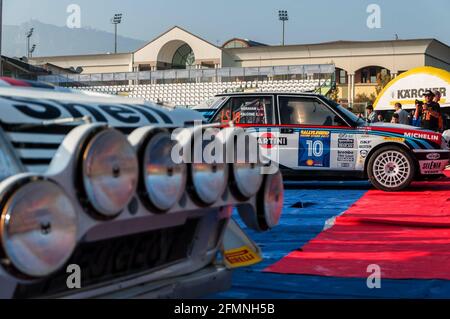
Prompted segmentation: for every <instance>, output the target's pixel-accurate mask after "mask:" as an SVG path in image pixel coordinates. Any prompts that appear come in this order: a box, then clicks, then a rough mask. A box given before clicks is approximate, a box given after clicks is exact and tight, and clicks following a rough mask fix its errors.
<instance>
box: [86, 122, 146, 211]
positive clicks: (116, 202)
mask: <svg viewBox="0 0 450 319" xmlns="http://www.w3.org/2000/svg"><path fill="white" fill-rule="evenodd" d="M82 166H83V185H84V189H85V191H86V195H87V197H88V199H89V202H90V203H91V205H92V206H93V208H94V209H95V210H96V211H97V212H99V213H100V214H102V215H104V216H106V217H113V216H116V215H117V214H119V213H120V211H122V210H123V209H124V208H125V207H126V206H127V204H128V203H129V202H130V200H131V199H132V197H133V195H134V193H135V191H136V187H137V181H138V174H139V173H138V160H137V156H136V153H135V151H134V149H133V147H132V146H131V144H130V143H129V142H128V140H127V138H126V137H125V136H124V135H123V134H122V133H120V132H119V131H117V130H114V129H107V130H104V131H102V132H100V133H98V134H97V135H95V136H94V137H93V138H92V139H91V140H90V141H89V143H88V145H87V147H86V150H85V152H84V154H83V164H82Z"/></svg>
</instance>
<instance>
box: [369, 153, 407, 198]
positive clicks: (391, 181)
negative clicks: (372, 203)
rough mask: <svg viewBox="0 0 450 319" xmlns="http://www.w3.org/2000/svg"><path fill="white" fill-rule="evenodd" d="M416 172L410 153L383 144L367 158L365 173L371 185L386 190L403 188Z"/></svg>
mask: <svg viewBox="0 0 450 319" xmlns="http://www.w3.org/2000/svg"><path fill="white" fill-rule="evenodd" d="M415 172H416V167H415V162H414V160H413V158H412V157H411V155H410V154H409V153H408V152H407V151H405V150H404V149H402V148H400V147H398V146H392V145H389V146H384V147H381V148H380V149H378V150H376V151H375V152H374V153H373V154H372V156H371V157H370V159H369V162H368V165H367V175H368V176H369V179H370V181H371V183H372V185H373V186H375V187H376V188H377V189H380V190H383V191H386V192H395V191H400V190H402V189H405V188H406V187H408V186H409V184H411V182H412V180H413V179H414V175H415Z"/></svg>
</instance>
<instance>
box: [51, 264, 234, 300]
mask: <svg viewBox="0 0 450 319" xmlns="http://www.w3.org/2000/svg"><path fill="white" fill-rule="evenodd" d="M231 279H232V271H231V270H229V269H227V268H225V266H222V265H210V266H208V267H206V268H203V269H201V270H199V271H196V272H194V273H191V274H188V275H184V276H177V277H173V278H168V279H163V280H160V281H151V282H140V283H138V284H135V285H127V282H117V283H114V284H111V285H109V286H108V287H103V289H99V290H98V291H95V290H89V291H81V292H77V291H76V290H75V291H74V292H73V293H72V294H70V295H65V296H54V297H55V298H63V299H85V298H94V299H191V298H199V297H201V296H205V295H208V294H211V293H216V292H220V291H225V290H228V289H230V288H231ZM125 287H126V288H125ZM105 288H107V289H105ZM105 290H108V292H105Z"/></svg>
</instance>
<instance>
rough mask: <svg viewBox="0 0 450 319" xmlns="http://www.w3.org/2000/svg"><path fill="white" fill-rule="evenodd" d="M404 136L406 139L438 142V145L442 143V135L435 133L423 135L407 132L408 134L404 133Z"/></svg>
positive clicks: (424, 133)
mask: <svg viewBox="0 0 450 319" xmlns="http://www.w3.org/2000/svg"><path fill="white" fill-rule="evenodd" d="M404 136H405V137H413V138H420V139H423V140H429V141H432V142H436V143H440V142H441V139H440V137H441V135H440V134H434V133H427V132H423V133H422V132H421V133H419V132H414V133H412V132H406V133H404Z"/></svg>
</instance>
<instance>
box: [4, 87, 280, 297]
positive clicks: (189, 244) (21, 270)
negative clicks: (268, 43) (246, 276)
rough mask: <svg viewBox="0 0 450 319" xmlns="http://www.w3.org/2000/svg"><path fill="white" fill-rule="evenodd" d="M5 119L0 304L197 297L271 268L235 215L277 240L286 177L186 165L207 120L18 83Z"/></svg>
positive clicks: (247, 167) (7, 95)
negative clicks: (176, 150)
mask: <svg viewBox="0 0 450 319" xmlns="http://www.w3.org/2000/svg"><path fill="white" fill-rule="evenodd" d="M11 84H12V85H11ZM0 109H1V112H0V145H1V148H0V214H1V215H0V216H1V217H0V218H1V219H0V298H48V297H51V298H53V297H58V298H59V297H61V298H93V297H99V298H104V297H107V298H131V297H140V298H142V297H152V298H153V297H197V296H201V295H204V294H207V293H211V292H216V291H220V290H224V289H227V288H229V287H230V285H231V270H230V269H232V268H234V267H238V266H244V265H249V264H252V262H257V261H259V260H261V259H260V252H259V250H258V247H257V246H256V245H254V243H253V242H252V241H251V239H250V238H248V237H246V235H245V234H244V233H243V231H242V230H241V229H240V228H239V226H238V225H237V224H236V223H235V222H234V221H233V219H232V218H231V213H232V210H233V207H237V209H238V211H239V213H240V215H241V217H242V219H243V220H244V222H245V223H246V224H247V225H248V226H249V227H251V228H253V229H256V230H259V231H265V230H268V229H270V228H272V227H274V226H275V225H276V224H277V223H278V220H279V218H280V213H281V209H282V203H283V182H282V178H281V174H280V173H279V172H278V173H275V174H272V175H262V174H261V173H260V170H259V167H258V166H259V164H258V163H256V164H255V163H238V162H236V163H227V162H224V163H220V162H219V163H210V164H208V163H204V162H193V163H189V162H183V161H181V162H179V163H178V162H175V161H174V160H173V158H172V156H171V151H172V149H173V146H174V145H178V144H181V146H183V147H184V146H186V147H187V149H188V151H190V150H191V149H192V148H190V145H191V144H190V142H191V141H192V139H195V133H196V132H195V130H196V128H194V127H193V126H192V125H190V124H189V123H190V122H192V121H193V120H195V119H203V118H202V116H201V115H200V114H198V113H197V112H195V111H192V110H174V111H169V110H165V109H162V108H160V107H158V106H156V105H153V104H150V103H144V101H140V100H131V99H128V98H119V97H113V96H107V95H99V94H94V95H92V94H89V93H83V92H81V91H79V92H78V93H74V92H70V90H65V89H60V88H53V87H51V86H46V85H43V84H38V83H33V82H22V81H15V80H11V79H3V80H0ZM197 129H198V128H197ZM175 130H176V131H177V133H176V134H175V135H172V133H173V132H174V131H175ZM233 130H235V129H233V128H225V129H222V130H220V132H219V133H218V135H217V136H218V137H217V138H219V137H220V139H219V141H221V142H222V143H224V144H225V143H227V140H226V139H227V137H228V136H232V135H228V134H229V133H233ZM224 132H225V133H226V134H225V133H224ZM219 134H221V135H220V136H219ZM173 136H175V139H174V138H173ZM194 142H195V141H194ZM202 145H203V144H202ZM206 146H207V144H206Z"/></svg>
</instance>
